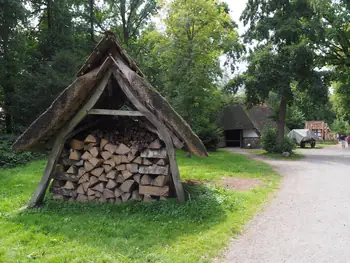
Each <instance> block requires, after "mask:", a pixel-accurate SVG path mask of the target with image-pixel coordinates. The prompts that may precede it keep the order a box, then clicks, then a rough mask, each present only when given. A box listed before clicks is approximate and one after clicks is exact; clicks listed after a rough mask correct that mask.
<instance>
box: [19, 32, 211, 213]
mask: <svg viewBox="0 0 350 263" xmlns="http://www.w3.org/2000/svg"><path fill="white" fill-rule="evenodd" d="M176 148H177V149H181V148H185V149H186V150H187V151H190V152H192V153H193V154H195V155H198V156H203V157H205V156H207V155H208V154H207V151H206V149H205V147H204V145H203V143H202V142H201V140H200V139H199V138H198V136H197V135H196V134H195V133H194V132H193V131H192V130H191V128H190V126H189V125H188V124H187V123H186V122H185V121H184V120H183V119H182V118H181V116H179V115H178V114H177V113H176V111H175V110H174V109H173V108H172V107H171V106H170V105H169V103H168V102H167V101H166V100H165V99H164V98H163V97H162V96H161V95H160V94H159V93H158V92H157V91H156V90H155V89H154V88H153V87H151V85H150V84H149V83H148V82H147V80H146V79H145V76H144V75H143V74H142V72H141V71H140V69H139V68H138V67H137V65H136V63H135V62H134V61H133V60H132V59H131V58H130V57H129V56H128V55H127V54H126V52H125V51H124V50H123V48H122V47H121V45H120V44H119V43H118V41H117V40H116V38H115V36H114V34H113V33H111V32H106V33H105V36H104V37H103V39H102V40H101V41H100V42H99V43H98V44H97V46H96V47H95V49H94V51H93V52H92V54H91V55H90V56H89V58H88V59H87V61H86V62H85V64H84V65H83V66H82V68H81V69H80V70H79V71H78V73H77V77H76V79H75V80H74V81H73V83H72V84H71V85H69V86H68V87H67V88H66V89H65V90H64V91H63V92H62V93H61V94H60V95H59V96H58V97H57V99H56V100H55V101H54V102H53V103H52V105H51V106H50V107H49V108H48V109H47V110H46V111H45V112H44V113H43V114H42V115H41V116H39V117H38V118H37V119H36V120H35V121H34V122H33V123H32V124H31V125H30V126H29V127H28V129H27V130H26V131H25V132H24V133H23V134H22V135H21V136H20V137H19V138H18V139H17V141H16V142H15V144H14V145H13V149H14V150H16V151H47V150H50V154H49V157H48V162H47V165H46V168H45V171H44V174H43V176H42V178H41V181H40V183H39V185H38V187H37V189H36V191H35V192H34V194H33V195H32V197H31V200H30V202H29V207H35V206H38V205H40V204H41V203H42V202H43V200H44V196H45V193H46V190H47V188H48V187H49V185H50V182H51V181H52V183H51V187H50V191H51V192H52V193H53V196H54V197H55V198H57V199H64V200H70V201H82V202H85V201H90V200H94V201H100V202H104V201H107V202H111V203H120V202H123V201H127V200H130V199H132V200H144V201H151V200H155V199H157V200H159V199H165V198H166V197H167V196H173V197H176V198H177V200H178V201H179V202H184V200H185V196H184V190H183V186H182V183H181V180H180V173H179V169H178V166H177V163H176V156H175V149H176Z"/></svg>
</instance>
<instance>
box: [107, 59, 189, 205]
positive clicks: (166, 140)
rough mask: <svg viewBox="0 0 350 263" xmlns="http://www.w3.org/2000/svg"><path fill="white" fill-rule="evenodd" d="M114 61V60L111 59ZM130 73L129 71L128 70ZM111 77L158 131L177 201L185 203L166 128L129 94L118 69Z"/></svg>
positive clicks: (117, 62) (122, 63)
mask: <svg viewBox="0 0 350 263" xmlns="http://www.w3.org/2000/svg"><path fill="white" fill-rule="evenodd" d="M113 60H114V58H113ZM114 63H115V64H116V66H117V67H118V68H123V67H124V69H125V67H127V66H126V65H125V64H124V62H123V61H122V60H119V59H118V60H117V61H116V60H114ZM129 70H130V69H129ZM130 71H131V70H130ZM113 75H114V77H115V79H116V80H117V82H118V84H119V86H120V88H121V89H122V90H123V92H124V93H125V95H126V96H127V98H128V99H129V100H130V101H131V102H132V103H133V104H134V106H135V107H136V108H137V109H138V110H139V111H140V112H141V113H143V115H144V116H145V117H146V118H147V119H148V120H149V121H150V122H151V123H152V124H153V125H154V126H155V127H156V128H157V129H158V131H159V134H160V135H161V137H162V138H163V140H164V143H165V146H166V148H167V152H168V156H169V164H170V170H171V174H172V178H173V182H174V186H175V191H176V195H177V200H178V202H179V203H183V202H184V201H185V193H184V189H183V186H182V183H181V179H180V172H179V168H178V166H177V163H176V157H175V149H174V146H173V142H172V139H171V136H170V133H169V130H168V128H167V127H166V126H165V125H164V124H163V123H162V122H160V121H159V120H158V118H157V117H156V116H155V115H153V114H152V113H151V111H150V110H148V109H147V108H146V107H145V106H144V105H143V104H142V103H141V102H140V101H139V100H138V99H137V98H136V96H135V95H134V94H133V93H132V92H131V90H130V88H129V85H130V83H129V81H128V80H127V79H126V78H125V76H124V74H123V73H122V72H120V71H119V70H118V69H115V70H114V71H113Z"/></svg>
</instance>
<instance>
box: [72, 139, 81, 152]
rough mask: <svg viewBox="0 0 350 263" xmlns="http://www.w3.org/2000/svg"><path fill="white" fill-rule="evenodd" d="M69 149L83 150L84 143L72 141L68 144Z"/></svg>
mask: <svg viewBox="0 0 350 263" xmlns="http://www.w3.org/2000/svg"><path fill="white" fill-rule="evenodd" d="M70 147H71V148H72V149H73V150H83V149H84V142H82V141H79V140H76V139H73V140H71V142H70Z"/></svg>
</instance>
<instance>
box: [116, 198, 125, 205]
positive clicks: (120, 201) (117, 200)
mask: <svg viewBox="0 0 350 263" xmlns="http://www.w3.org/2000/svg"><path fill="white" fill-rule="evenodd" d="M122 202H123V201H122V200H121V199H120V198H116V199H115V200H114V203H115V204H117V205H119V204H121V203H122Z"/></svg>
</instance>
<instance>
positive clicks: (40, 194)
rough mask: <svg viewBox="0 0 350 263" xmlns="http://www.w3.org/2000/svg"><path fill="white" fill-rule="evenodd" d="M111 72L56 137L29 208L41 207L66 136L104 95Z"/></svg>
mask: <svg viewBox="0 0 350 263" xmlns="http://www.w3.org/2000/svg"><path fill="white" fill-rule="evenodd" d="M111 74H112V72H111V70H109V71H108V72H107V73H106V75H105V76H104V77H103V79H102V80H101V82H100V83H99V85H98V86H97V88H96V90H95V91H94V93H93V94H92V96H91V97H90V99H89V100H88V101H87V102H86V103H85V105H84V106H83V107H81V108H80V110H79V111H78V113H77V114H76V115H75V116H74V117H73V119H71V120H70V121H69V122H68V123H67V124H66V125H65V126H64V127H63V128H62V129H61V130H60V132H59V134H58V135H57V137H56V140H55V143H54V145H53V148H52V150H51V153H50V155H49V159H48V161H47V164H46V167H45V171H44V174H43V176H42V178H41V181H40V183H39V185H38V187H37V188H36V190H35V192H34V194H33V195H32V197H31V199H30V201H29V204H28V207H30V208H32V207H37V206H39V205H41V203H42V202H43V200H44V197H45V193H46V189H47V187H48V186H49V183H50V177H51V174H52V171H53V168H54V167H55V165H56V163H57V160H58V157H59V155H60V154H61V151H62V148H63V144H64V141H65V139H66V136H67V135H68V134H69V133H70V132H71V131H72V130H73V129H74V128H75V127H76V126H77V125H78V123H79V122H81V121H82V120H83V119H84V117H85V116H86V115H87V112H88V111H89V110H90V109H91V108H92V107H93V106H94V105H95V104H96V102H97V100H98V99H99V98H100V96H101V94H102V93H103V91H104V89H105V87H106V85H107V83H108V81H109V79H110V77H111Z"/></svg>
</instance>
